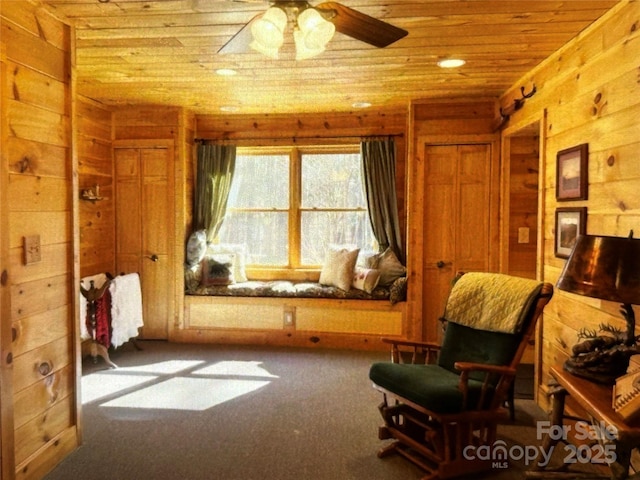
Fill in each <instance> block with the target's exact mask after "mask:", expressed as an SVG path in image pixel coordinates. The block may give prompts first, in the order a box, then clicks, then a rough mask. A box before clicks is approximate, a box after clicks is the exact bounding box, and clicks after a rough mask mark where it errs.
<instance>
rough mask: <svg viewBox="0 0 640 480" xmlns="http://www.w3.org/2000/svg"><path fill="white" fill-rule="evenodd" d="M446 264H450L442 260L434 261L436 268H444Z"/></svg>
mask: <svg viewBox="0 0 640 480" xmlns="http://www.w3.org/2000/svg"><path fill="white" fill-rule="evenodd" d="M447 265H451V262H444V261H442V260H438V262H437V263H436V267H438V268H444V267H446V266H447Z"/></svg>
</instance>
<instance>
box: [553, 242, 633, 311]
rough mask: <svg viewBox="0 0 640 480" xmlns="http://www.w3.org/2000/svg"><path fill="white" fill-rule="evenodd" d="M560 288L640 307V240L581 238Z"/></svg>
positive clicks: (559, 280)
mask: <svg viewBox="0 0 640 480" xmlns="http://www.w3.org/2000/svg"><path fill="white" fill-rule="evenodd" d="M556 286H557V287H558V288H559V289H560V290H564V291H567V292H571V293H576V294H578V295H585V296H587V297H594V298H600V299H602V300H610V301H614V302H619V303H623V304H635V305H638V304H640V239H634V238H625V237H606V236H597V235H580V236H578V238H577V240H576V244H575V246H574V247H573V251H572V252H571V255H570V256H569V259H568V260H567V263H566V264H565V266H564V270H563V271H562V273H561V274H560V278H559V279H558V283H557V285H556Z"/></svg>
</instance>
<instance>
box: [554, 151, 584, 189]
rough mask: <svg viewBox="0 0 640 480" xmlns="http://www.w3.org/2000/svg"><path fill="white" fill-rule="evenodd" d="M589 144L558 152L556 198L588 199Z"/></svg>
mask: <svg viewBox="0 0 640 480" xmlns="http://www.w3.org/2000/svg"><path fill="white" fill-rule="evenodd" d="M588 156H589V146H588V144H586V143H583V144H582V145H578V146H575V147H571V148H567V149H565V150H561V151H559V152H558V156H557V160H556V200H558V201H568V200H586V199H587V188H588V185H589V183H588V179H587V177H588V169H589V165H588V163H587V162H588Z"/></svg>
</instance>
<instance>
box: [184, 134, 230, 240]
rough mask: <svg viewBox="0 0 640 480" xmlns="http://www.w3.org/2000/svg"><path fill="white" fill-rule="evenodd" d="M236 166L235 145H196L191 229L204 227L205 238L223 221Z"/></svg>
mask: <svg viewBox="0 0 640 480" xmlns="http://www.w3.org/2000/svg"><path fill="white" fill-rule="evenodd" d="M235 167H236V147H235V145H208V144H206V143H203V144H200V145H198V162H197V165H196V189H195V194H194V204H193V230H194V231H198V230H206V232H207V240H208V241H213V239H214V238H215V237H216V235H217V234H218V231H219V230H220V226H221V225H222V222H223V220H224V216H225V213H226V211H227V201H228V199H229V191H230V190H231V181H232V180H233V173H234V171H235Z"/></svg>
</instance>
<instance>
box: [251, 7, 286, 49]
mask: <svg viewBox="0 0 640 480" xmlns="http://www.w3.org/2000/svg"><path fill="white" fill-rule="evenodd" d="M286 26H287V14H286V13H285V11H284V10H282V9H281V8H279V7H271V8H269V9H268V10H267V11H266V12H264V15H262V17H260V18H259V19H257V20H256V21H255V22H253V24H252V25H251V35H252V36H253V41H252V42H251V44H250V45H249V46H250V47H251V48H252V49H254V50H256V51H258V52H260V53H262V54H264V55H266V56H267V57H270V58H278V49H279V48H280V47H281V46H282V43H283V42H284V30H285V28H286Z"/></svg>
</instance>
